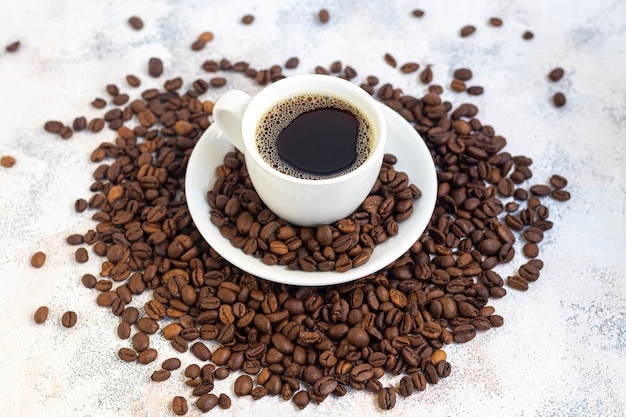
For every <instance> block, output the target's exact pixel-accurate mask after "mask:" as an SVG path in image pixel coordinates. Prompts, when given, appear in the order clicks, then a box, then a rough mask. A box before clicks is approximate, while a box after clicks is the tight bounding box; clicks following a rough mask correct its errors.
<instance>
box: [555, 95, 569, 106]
mask: <svg viewBox="0 0 626 417" xmlns="http://www.w3.org/2000/svg"><path fill="white" fill-rule="evenodd" d="M566 101H567V100H566V99H565V95H564V94H563V93H560V92H559V93H555V94H554V95H553V96H552V102H553V103H554V105H555V106H556V107H563V106H565V103H566Z"/></svg>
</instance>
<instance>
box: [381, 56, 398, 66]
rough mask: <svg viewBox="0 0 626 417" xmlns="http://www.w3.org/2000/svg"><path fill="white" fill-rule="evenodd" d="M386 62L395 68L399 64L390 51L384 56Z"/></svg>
mask: <svg viewBox="0 0 626 417" xmlns="http://www.w3.org/2000/svg"><path fill="white" fill-rule="evenodd" d="M384 59H385V62H386V63H387V65H389V66H391V67H393V68H395V67H396V66H397V65H398V64H397V62H396V59H395V58H394V57H393V56H392V55H391V54H390V53H386V54H385V56H384Z"/></svg>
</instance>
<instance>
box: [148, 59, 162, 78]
mask: <svg viewBox="0 0 626 417" xmlns="http://www.w3.org/2000/svg"><path fill="white" fill-rule="evenodd" d="M148 74H150V76H151V77H154V78H157V77H160V76H161V74H163V62H162V61H161V60H160V59H159V58H150V60H149V61H148Z"/></svg>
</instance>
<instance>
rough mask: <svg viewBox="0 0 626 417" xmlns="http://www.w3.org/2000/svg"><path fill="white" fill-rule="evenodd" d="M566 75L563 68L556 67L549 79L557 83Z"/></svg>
mask: <svg viewBox="0 0 626 417" xmlns="http://www.w3.org/2000/svg"><path fill="white" fill-rule="evenodd" d="M564 74H565V71H564V70H563V68H561V67H556V68H554V69H553V70H552V71H550V72H549V73H548V78H549V79H550V81H554V82H557V81H559V80H560V79H561V78H563V75H564Z"/></svg>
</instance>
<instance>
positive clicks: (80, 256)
mask: <svg viewBox="0 0 626 417" xmlns="http://www.w3.org/2000/svg"><path fill="white" fill-rule="evenodd" d="M74 259H75V260H76V262H78V263H81V264H83V263H85V262H87V261H88V260H89V252H87V249H85V248H78V249H76V252H74Z"/></svg>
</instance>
